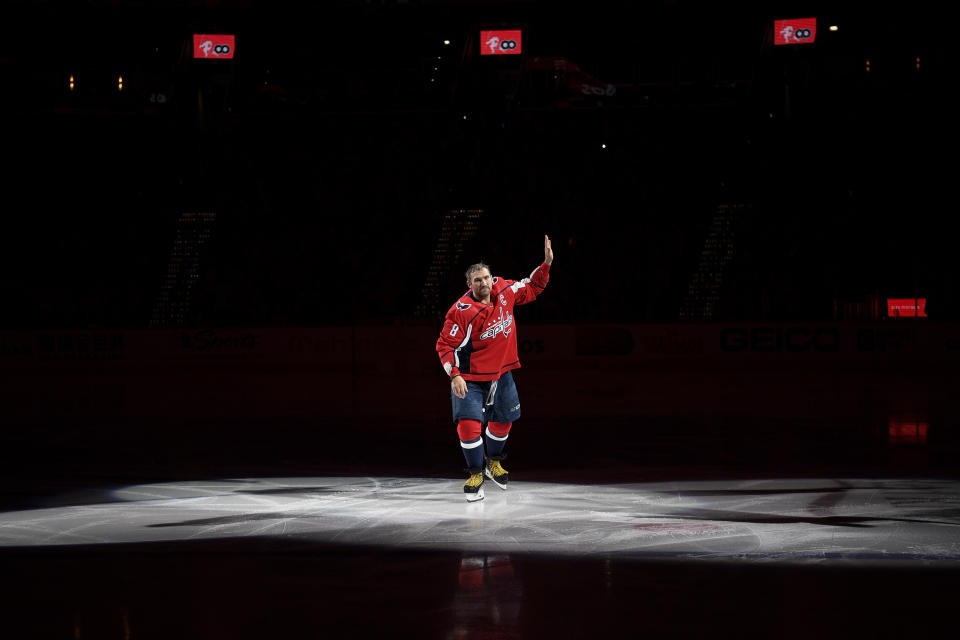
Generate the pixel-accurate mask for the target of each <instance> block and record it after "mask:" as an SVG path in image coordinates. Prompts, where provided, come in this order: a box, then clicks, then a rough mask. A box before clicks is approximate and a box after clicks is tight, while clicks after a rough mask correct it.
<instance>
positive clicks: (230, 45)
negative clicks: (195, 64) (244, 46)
mask: <svg viewBox="0 0 960 640" xmlns="http://www.w3.org/2000/svg"><path fill="white" fill-rule="evenodd" d="M235 40H236V37H235V36H232V35H210V34H206V33H195V34H194V35H193V57H194V58H195V59H200V60H230V59H231V58H233V51H234V49H235V48H236V47H235Z"/></svg>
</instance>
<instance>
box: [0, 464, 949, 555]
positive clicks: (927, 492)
mask: <svg viewBox="0 0 960 640" xmlns="http://www.w3.org/2000/svg"><path fill="white" fill-rule="evenodd" d="M460 485H461V481H460V480H459V479H457V480H453V479H440V478H400V477H384V478H376V477H305V478H259V479H258V478H250V479H223V480H206V481H195V482H190V481H182V482H167V483H158V484H145V485H136V486H126V487H118V488H116V489H115V490H113V491H104V490H101V491H99V492H97V493H95V494H88V495H77V496H75V497H74V498H70V497H65V498H62V500H66V501H67V502H68V504H64V505H61V506H56V507H48V508H39V509H28V510H21V511H8V512H6V513H2V514H0V546H2V547H37V546H58V545H59V546H75V545H111V544H131V543H149V542H175V541H187V540H213V539H224V538H252V537H256V538H292V539H297V540H304V541H311V542H316V543H320V544H343V543H349V544H351V545H363V546H374V547H380V548H396V549H407V550H431V551H440V550H443V551H468V552H473V553H507V554H509V553H535V554H549V555H555V556H596V557H615V558H637V559H646V558H649V559H654V558H659V559H663V558H671V559H675V560H680V559H683V560H690V561H711V560H725V561H737V562H760V563H779V562H785V563H824V562H826V563H829V562H847V563H861V562H862V563H880V562H890V563H896V564H903V563H911V564H917V565H924V566H934V565H939V564H944V565H952V564H956V563H958V562H960V481H957V480H950V479H935V478H893V479H883V478H802V479H762V480H757V479H747V480H721V481H687V482H654V483H638V484H594V485H590V484H577V483H569V482H566V483H561V482H556V483H547V482H523V481H520V482H514V483H512V484H510V485H509V487H508V489H507V490H501V489H500V488H498V487H497V486H496V485H494V484H493V483H492V482H489V481H487V482H486V483H485V485H484V491H485V496H486V497H485V499H484V500H482V501H480V502H476V503H468V502H466V501H465V500H464V499H463V497H462V493H461V489H460ZM71 501H73V502H77V503H78V504H69V502H71ZM85 502H92V504H89V503H88V504H85ZM958 566H960V565H958Z"/></svg>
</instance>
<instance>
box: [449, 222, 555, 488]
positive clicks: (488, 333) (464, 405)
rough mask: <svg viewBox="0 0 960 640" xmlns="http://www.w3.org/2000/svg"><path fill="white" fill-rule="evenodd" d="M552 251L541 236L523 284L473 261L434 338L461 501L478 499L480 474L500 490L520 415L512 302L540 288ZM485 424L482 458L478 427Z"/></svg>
mask: <svg viewBox="0 0 960 640" xmlns="http://www.w3.org/2000/svg"><path fill="white" fill-rule="evenodd" d="M552 263H553V248H552V246H551V244H550V238H549V237H548V236H543V264H541V265H540V266H539V267H537V268H536V269H534V270H533V273H531V274H530V277H528V278H524V279H523V280H517V281H514V280H504V279H503V278H495V277H492V276H491V275H490V268H489V267H488V266H487V265H485V264H483V263H482V262H481V263H478V264H474V265H471V266H470V267H469V268H468V269H467V272H466V276H467V286H468V287H470V290H469V291H467V292H466V293H465V294H463V296H461V297H460V299H459V300H457V301H456V302H455V303H454V304H453V306H452V307H450V310H449V311H447V316H446V321H445V322H444V324H443V329H442V330H441V332H440V337H439V339H437V355H439V356H440V362H441V364H442V365H443V369H444V371H446V372H447V375H448V376H450V397H451V402H452V403H453V420H454V422H456V424H457V434H458V435H459V436H460V447H461V448H462V449H463V455H464V457H465V458H466V461H467V472H468V473H469V474H470V477H469V478H468V479H467V481H466V483H464V485H463V493H464V495H465V496H466V498H467V500H468V501H470V502H473V501H475V500H483V482H484V479H483V478H484V475H486V477H487V478H490V479H491V480H493V482H494V484H496V485H497V486H498V487H500V488H501V489H504V490H505V489H506V488H507V478H508V474H507V471H506V469H504V468H503V465H501V464H500V462H501V461H502V460H503V459H504V458H505V457H506V456H505V455H504V453H503V449H504V446H505V445H506V443H507V437H508V436H509V435H510V427H511V426H512V425H513V423H514V422H515V421H516V420H517V418H519V417H520V399H519V396H518V395H517V388H516V385H514V382H513V374H511V373H510V371H511V370H513V369H516V368H517V367H519V366H520V358H519V357H518V355H517V333H516V331H515V329H516V327H515V325H514V322H513V308H514V306H515V305H519V304H526V303H528V302H532V301H533V300H535V299H536V297H537V296H538V295H539V294H540V292H541V291H543V289H544V287H546V286H547V282H548V281H549V279H550V265H551V264H552ZM484 422H485V423H486V427H487V428H486V434H485V435H486V455H484V439H483V437H482V435H481V429H482V424H483V423H484Z"/></svg>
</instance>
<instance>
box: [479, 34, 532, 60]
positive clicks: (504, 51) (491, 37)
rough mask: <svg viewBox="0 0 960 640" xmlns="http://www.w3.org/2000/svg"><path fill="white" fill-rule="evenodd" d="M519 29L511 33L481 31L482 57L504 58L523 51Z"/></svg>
mask: <svg viewBox="0 0 960 640" xmlns="http://www.w3.org/2000/svg"><path fill="white" fill-rule="evenodd" d="M522 33H523V32H522V31H521V30H519V29H515V30H510V31H481V32H480V55H484V56H504V55H513V54H517V53H520V52H521V51H522V49H521V46H520V35H521V34H522Z"/></svg>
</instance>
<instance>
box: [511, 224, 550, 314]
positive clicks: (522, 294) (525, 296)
mask: <svg viewBox="0 0 960 640" xmlns="http://www.w3.org/2000/svg"><path fill="white" fill-rule="evenodd" d="M551 264H553V245H552V244H551V242H550V236H546V235H545V236H543V264H541V265H540V266H539V267H537V268H536V269H534V270H533V272H532V273H531V274H530V276H529V277H527V278H524V279H523V280H518V281H516V282H514V283H513V284H511V285H510V287H511V288H512V289H513V291H514V293H516V294H517V298H516V303H517V304H527V303H528V302H533V301H534V300H536V299H537V296H538V295H540V292H542V291H543V289H544V287H546V286H547V282H549V281H550V265H551Z"/></svg>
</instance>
